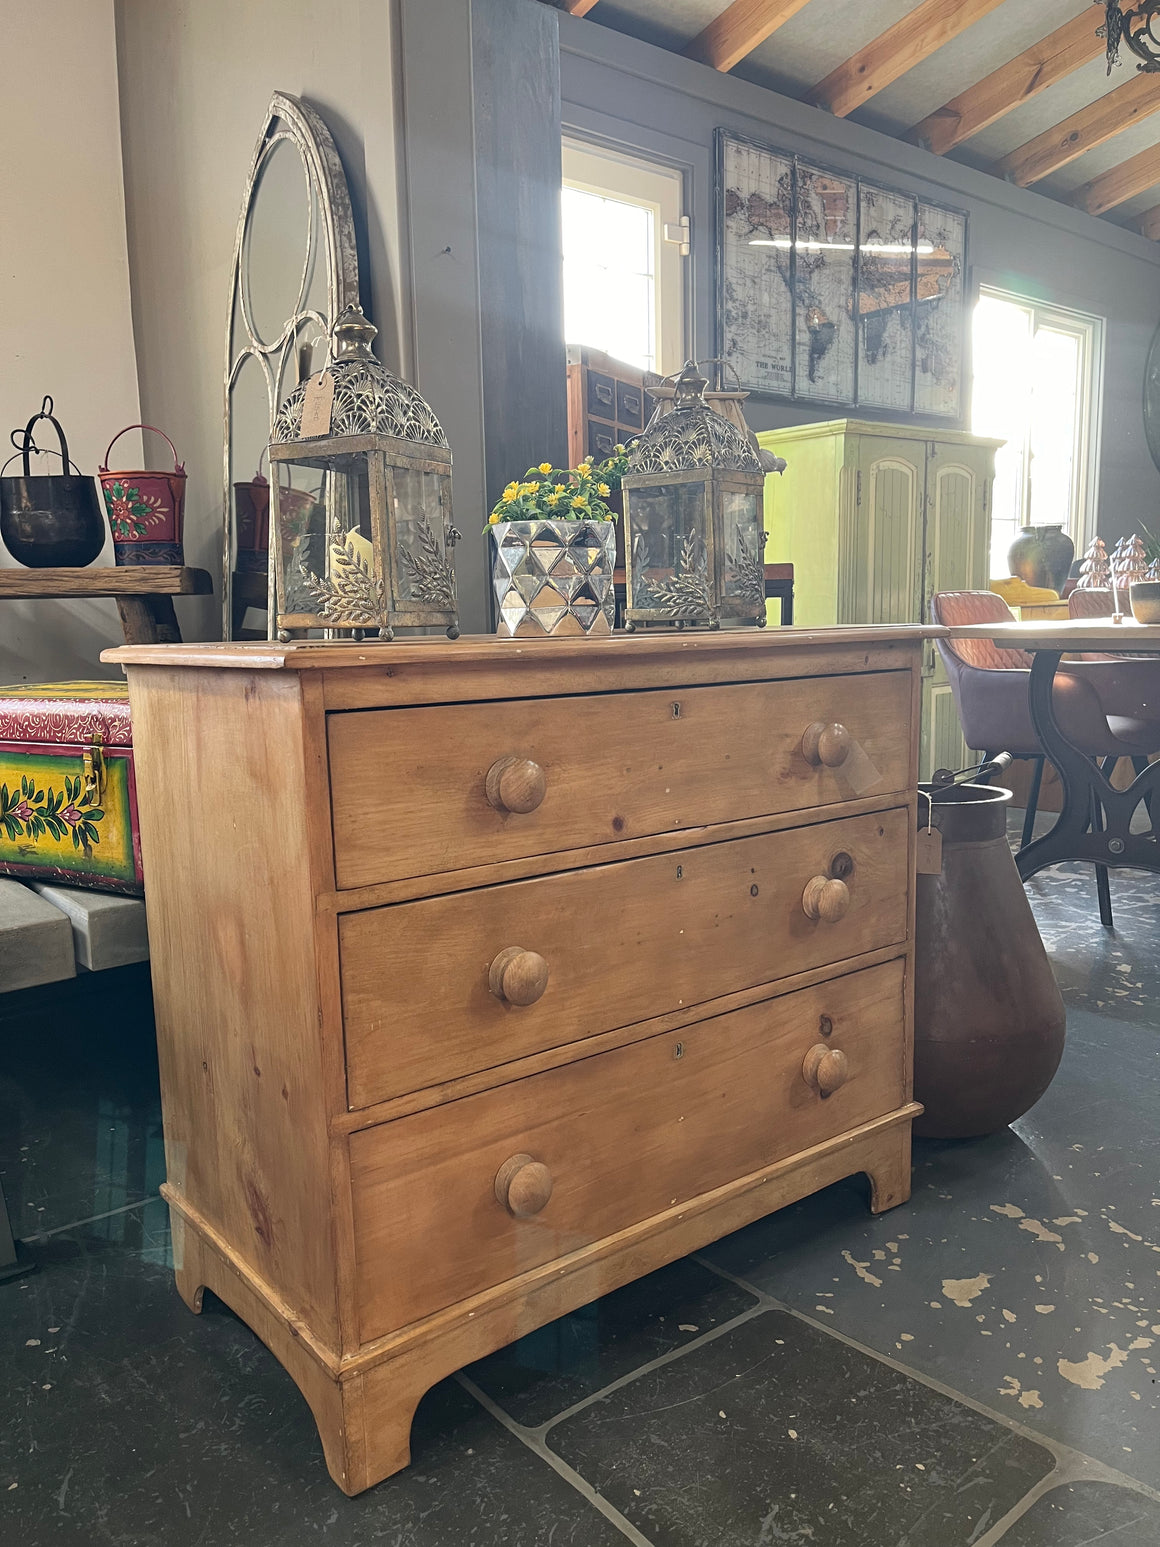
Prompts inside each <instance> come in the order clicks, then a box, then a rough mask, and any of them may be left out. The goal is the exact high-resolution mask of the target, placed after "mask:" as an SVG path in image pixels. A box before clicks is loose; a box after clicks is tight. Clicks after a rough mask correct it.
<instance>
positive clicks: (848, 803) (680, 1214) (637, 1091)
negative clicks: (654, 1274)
mask: <svg viewBox="0 0 1160 1547" xmlns="http://www.w3.org/2000/svg"><path fill="white" fill-rule="evenodd" d="M922 633H923V631H922V630H920V629H917V628H865V629H840V630H823V631H818V632H816V633H808V632H803V631H792V630H782V631H777V632H773V631H771V632H770V633H769V634H757V633H754V632H749V631H745V632H741V631H738V632H735V633H729V632H726V633H718V634H709V633H704V634H687V633H686V634H668V633H665V634H663V635H662V634H649V635H644V636H640V635H638V636H635V637H632V638H627V637H614V638H611V639H608V640H581V641H565V640H546V641H545V642H543V643H542V644H528V643H527V642H524V641H515V640H512V641H499V640H493V639H486V640H461V641H459V642H458V643H457V644H448V643H446V642H444V641H430V640H415V641H410V642H407V643H394V644H381V643H363V644H353V643H319V644H309V643H306V644H299V645H285V646H279V645H274V644H265V643H254V644H240V645H239V644H235V645H174V646H140V647H127V648H124V649H119V650H112V651H109V652H108V653H107V654H106V656H105V659H106V660H111V661H117V662H119V663H121V664H123V665H124V666H125V668H126V670H127V673H128V677H129V691H130V696H131V702H132V713H133V726H134V739H135V743H136V748H137V782H138V797H139V807H140V819H141V834H142V845H143V851H144V860H145V879H146V889H147V896H148V905H149V931H150V949H151V954H152V962H153V975H154V986H155V994H156V1002H157V1020H158V1038H159V1043H160V1052H161V1077H162V1094H163V1102H164V1117H165V1139H166V1155H167V1163H168V1178H169V1179H168V1182H167V1183H166V1186H165V1189H164V1192H165V1196H166V1198H167V1199H168V1201H169V1204H170V1208H171V1211H172V1217H173V1226H174V1248H175V1257H176V1261H177V1284H178V1288H179V1290H180V1292H181V1294H182V1296H183V1297H184V1299H185V1300H186V1301H187V1303H188V1304H189V1305H190V1306H191V1307H193V1308H194V1309H197V1308H198V1307H199V1304H200V1298H201V1293H202V1289H203V1287H208V1288H210V1289H212V1290H213V1292H214V1293H215V1294H217V1295H220V1297H221V1298H222V1299H223V1300H224V1301H226V1303H227V1304H228V1305H230V1306H232V1307H233V1309H234V1310H235V1311H237V1313H238V1314H239V1315H240V1316H241V1317H243V1318H244V1319H245V1321H247V1322H248V1323H249V1325H250V1326H251V1327H253V1329H254V1330H255V1332H257V1334H258V1335H259V1337H261V1338H262V1339H263V1341H264V1342H266V1343H267V1344H268V1346H269V1347H270V1349H271V1350H272V1351H273V1352H274V1354H275V1355H276V1356H277V1357H278V1359H280V1360H281V1362H282V1363H283V1364H284V1365H285V1366H286V1368H287V1369H288V1370H289V1372H290V1374H291V1375H292V1376H293V1378H294V1379H295V1381H296V1382H297V1383H298V1385H299V1387H300V1388H301V1390H302V1393H303V1395H304V1396H305V1397H306V1399H307V1401H308V1402H309V1403H310V1406H311V1409H312V1410H313V1413H314V1416H315V1418H316V1420H317V1422H318V1427H319V1431H320V1433H321V1436H322V1443H323V1446H324V1449H325V1452H326V1459H327V1463H328V1465H329V1467H330V1471H331V1473H332V1475H333V1477H334V1479H335V1481H336V1482H337V1483H338V1484H339V1486H340V1487H342V1488H343V1489H345V1490H346V1491H347V1492H348V1493H355V1492H358V1491H359V1490H360V1489H363V1488H366V1487H368V1486H370V1485H371V1484H372V1483H375V1482H377V1481H379V1480H380V1479H381V1478H383V1477H386V1476H388V1475H389V1474H390V1473H392V1472H394V1471H397V1470H398V1469H399V1468H400V1467H403V1466H405V1465H406V1464H407V1460H408V1443H409V1433H410V1426H411V1419H412V1415H413V1413H414V1410H415V1407H416V1404H417V1403H418V1401H419V1398H420V1397H421V1396H422V1395H423V1393H424V1392H425V1391H426V1390H427V1389H428V1388H429V1387H430V1386H432V1385H433V1384H434V1383H435V1382H436V1381H438V1380H440V1379H441V1378H443V1377H444V1376H446V1375H447V1374H449V1373H450V1372H451V1371H453V1370H455V1369H458V1368H460V1367H461V1366H463V1365H465V1364H467V1363H468V1362H469V1361H470V1360H472V1359H476V1358H479V1357H480V1356H482V1355H484V1354H486V1353H488V1352H490V1351H491V1350H493V1349H495V1348H497V1347H499V1346H501V1345H503V1344H505V1343H508V1342H510V1341H512V1340H513V1339H515V1338H517V1337H519V1336H521V1335H522V1334H523V1333H525V1332H528V1331H530V1330H531V1329H532V1328H534V1327H537V1326H539V1325H541V1324H542V1323H544V1322H546V1321H549V1320H551V1319H552V1318H554V1317H556V1316H559V1315H561V1314H563V1313H564V1312H566V1311H568V1310H570V1309H572V1308H574V1307H575V1306H577V1305H581V1304H583V1303H585V1302H586V1301H589V1300H591V1299H594V1298H595V1297H596V1296H598V1295H602V1294H604V1293H606V1292H608V1291H609V1290H611V1289H614V1288H615V1287H617V1286H618V1285H620V1284H623V1283H625V1282H626V1281H628V1280H629V1279H631V1278H634V1277H636V1276H638V1275H640V1274H642V1273H645V1272H647V1271H649V1270H651V1269H653V1268H656V1267H659V1266H660V1265H661V1264H663V1263H665V1262H668V1261H670V1260H672V1259H673V1258H675V1257H678V1256H680V1255H682V1254H684V1253H686V1252H689V1251H692V1250H695V1249H697V1248H699V1247H701V1246H704V1245H705V1244H706V1243H707V1242H709V1241H711V1240H713V1239H715V1238H717V1237H718V1236H721V1235H723V1234H725V1233H726V1232H727V1231H730V1230H734V1229H736V1228H738V1227H739V1226H741V1225H744V1224H746V1223H748V1222H749V1221H751V1220H753V1219H756V1218H758V1217H759V1216H761V1215H763V1214H765V1213H768V1212H769V1211H770V1210H773V1209H777V1208H780V1207H782V1206H783V1205H784V1204H787V1203H790V1202H792V1201H793V1200H795V1199H797V1198H800V1197H803V1196H804V1195H806V1194H808V1193H810V1192H813V1191H815V1190H816V1189H817V1188H819V1187H824V1186H826V1185H827V1184H828V1183H830V1182H833V1181H835V1180H837V1179H838V1178H840V1177H843V1176H847V1175H850V1174H852V1173H855V1172H866V1173H868V1174H869V1176H870V1179H871V1183H872V1188H873V1194H872V1196H873V1207H874V1208H875V1209H885V1208H890V1207H891V1206H893V1205H894V1204H896V1203H900V1202H902V1201H903V1200H904V1199H905V1198H906V1197H907V1196H908V1195H909V1189H910V1125H911V1119H912V1117H913V1116H914V1114H915V1113H916V1111H918V1110H919V1109H918V1108H917V1107H915V1105H914V1104H913V1102H912V1100H911V1009H910V1004H911V953H912V945H911V941H912V935H913V897H914V880H913V878H914V831H915V795H914V788H915V781H916V777H917V766H916V764H917V714H918V704H919V698H920V693H921V649H922Z"/></svg>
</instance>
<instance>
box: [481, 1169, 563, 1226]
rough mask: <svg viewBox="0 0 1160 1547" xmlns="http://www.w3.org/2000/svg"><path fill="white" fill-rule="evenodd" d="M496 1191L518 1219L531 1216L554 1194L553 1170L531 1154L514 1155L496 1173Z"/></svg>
mask: <svg viewBox="0 0 1160 1547" xmlns="http://www.w3.org/2000/svg"><path fill="white" fill-rule="evenodd" d="M495 1195H496V1197H497V1198H498V1199H499V1201H500V1203H502V1204H503V1206H504V1208H505V1209H507V1211H508V1213H509V1214H514V1215H515V1217H516V1218H517V1219H531V1218H532V1216H533V1215H534V1214H538V1213H539V1212H540V1210H541V1209H542V1208H543V1207H544V1205H545V1204H546V1203H547V1201H548V1199H549V1198H550V1197H551V1196H552V1173H551V1172H550V1171H549V1170H548V1168H547V1166H545V1165H543V1164H542V1163H541V1162H540V1161H538V1160H533V1159H532V1157H531V1156H530V1155H513V1156H512V1157H511V1159H510V1160H505V1161H504V1163H503V1165H502V1166H500V1168H499V1170H498V1171H497V1172H496V1174H495Z"/></svg>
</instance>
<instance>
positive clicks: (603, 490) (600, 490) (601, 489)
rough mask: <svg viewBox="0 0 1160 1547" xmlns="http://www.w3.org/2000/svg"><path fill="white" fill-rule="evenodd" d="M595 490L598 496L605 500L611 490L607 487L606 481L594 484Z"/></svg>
mask: <svg viewBox="0 0 1160 1547" xmlns="http://www.w3.org/2000/svg"><path fill="white" fill-rule="evenodd" d="M596 492H597V494H599V496H600V498H601V499H602V500H606V499H607V498H608V496H609V495H610V494H611V493H612V490H611V489H610V488H609V487H608V485H607V484H606V483H598V484H597V485H596Z"/></svg>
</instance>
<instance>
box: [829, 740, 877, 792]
mask: <svg viewBox="0 0 1160 1547" xmlns="http://www.w3.org/2000/svg"><path fill="white" fill-rule="evenodd" d="M838 777H839V778H840V779H841V781H842V783H843V784H845V785H847V786H848V788H849V789H851V790H853V792H854V794H855V795H859V796H861V795H869V794H870V792H871V790H873V789H875V788H877V786H878V785H880V784H881V783H882V775H881V774H880V773H879V772H878V769H877V768H875V766H874V764H873V763H872V762H871V761H870V755H869V753H868V752H867V751H866V748H865V747H864V746H863V745H862V743H861V742H860V741H855V742H854V743H853V744H852V745H851V747H850V751H849V754H848V756H847V758H846V761H845V762H844V763H843V764H842V766H841V768H840V769H839V770H838Z"/></svg>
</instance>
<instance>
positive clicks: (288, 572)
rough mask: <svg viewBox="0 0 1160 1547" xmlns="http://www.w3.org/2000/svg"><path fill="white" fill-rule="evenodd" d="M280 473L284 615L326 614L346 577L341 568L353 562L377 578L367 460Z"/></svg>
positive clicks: (288, 466)
mask: <svg viewBox="0 0 1160 1547" xmlns="http://www.w3.org/2000/svg"><path fill="white" fill-rule="evenodd" d="M278 472H279V475H280V479H281V482H280V484H279V491H278V511H279V521H280V523H281V526H280V532H281V539H282V541H281V550H282V579H283V587H284V591H283V595H284V598H285V599H284V601H283V603H282V604H281V606H280V609H279V610H280V611H281V612H283V613H317V614H321V613H323V612H325V611H326V610H327V606H328V602H327V597H326V592H327V591H329V589H330V588H331V587H332V586H333V585H334V584H335V582H336V581H338V580H339V579H340V578H341V577H340V574H339V568H340V566H345V565H347V564H351V563H353V564H357V565H358V566H359V567H360V568H362V569H364V570H365V571H366V572H367V573H368V574H372V573H373V563H372V557H371V555H372V548H371V530H372V529H371V497H370V477H369V473H368V469H367V462H366V458H365V457H359V456H349V457H340V458H335V460H334V461H333V462H332V463H330V464H328V466H327V467H326V469H325V470H324V469H321V468H316V467H304V466H301V465H300V464H298V463H283V464H282V465H281V466H280V467H279V468H278ZM287 475H289V484H287ZM336 550H338V552H340V553H341V555H342V558H341V559H339V558H338V557H337V556H336ZM320 586H321V588H322V590H321V591H320V589H319V587H320Z"/></svg>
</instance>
